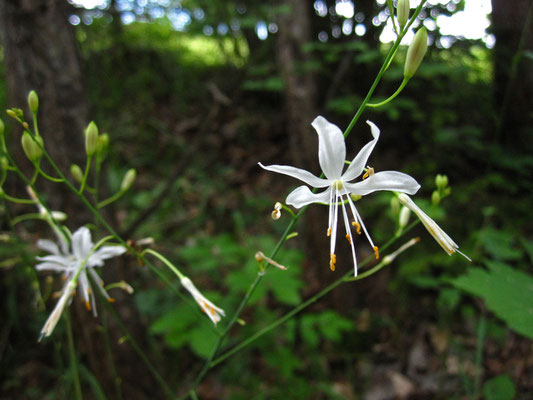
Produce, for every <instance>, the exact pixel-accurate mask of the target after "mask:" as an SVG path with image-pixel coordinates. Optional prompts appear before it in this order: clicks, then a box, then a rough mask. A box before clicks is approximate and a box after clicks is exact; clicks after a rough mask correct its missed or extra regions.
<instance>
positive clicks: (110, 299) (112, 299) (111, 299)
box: [107, 297, 116, 303]
mask: <svg viewBox="0 0 533 400" xmlns="http://www.w3.org/2000/svg"><path fill="white" fill-rule="evenodd" d="M107 301H109V302H110V303H114V302H115V301H116V300H115V298H114V297H109V298H108V299H107Z"/></svg>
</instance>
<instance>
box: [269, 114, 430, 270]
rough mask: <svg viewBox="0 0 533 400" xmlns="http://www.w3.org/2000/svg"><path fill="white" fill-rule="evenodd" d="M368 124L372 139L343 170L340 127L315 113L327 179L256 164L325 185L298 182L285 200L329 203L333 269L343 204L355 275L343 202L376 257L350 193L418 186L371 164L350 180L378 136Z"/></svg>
mask: <svg viewBox="0 0 533 400" xmlns="http://www.w3.org/2000/svg"><path fill="white" fill-rule="evenodd" d="M367 123H368V125H370V128H371V132H372V136H373V137H374V139H373V140H372V141H370V142H369V143H367V144H366V145H365V146H364V147H363V148H362V149H361V151H360V152H359V153H358V154H357V156H355V158H354V159H353V160H352V162H351V163H350V165H349V166H348V168H346V171H344V173H343V169H344V165H345V159H346V145H345V143H344V136H343V135H342V132H341V130H340V129H339V128H338V127H337V126H336V125H333V124H331V123H329V122H328V121H327V120H326V119H325V118H323V117H321V116H318V117H317V118H315V120H314V121H313V123H312V126H313V128H315V129H316V131H317V133H318V161H319V163H320V167H321V168H322V171H323V173H324V175H325V177H326V179H322V178H319V177H317V176H315V175H313V174H312V173H310V172H308V171H305V170H303V169H299V168H294V167H290V166H285V165H269V166H264V165H262V164H261V163H259V165H260V166H261V167H262V168H264V169H266V170H269V171H273V172H277V173H280V174H285V175H289V176H292V177H294V178H297V179H299V180H301V181H303V182H305V183H306V184H308V185H310V186H312V187H314V188H319V189H321V188H326V190H324V191H322V192H320V193H312V192H311V190H310V189H309V188H308V187H307V186H300V187H298V188H296V189H295V190H293V191H292V192H291V193H290V194H289V195H288V196H287V200H286V203H287V204H289V205H292V206H294V207H296V208H300V207H303V206H305V205H308V204H311V203H325V204H329V223H328V230H327V235H328V236H330V237H331V241H330V268H331V270H334V269H335V262H336V255H335V242H336V238H337V221H338V209H339V205H340V207H341V208H342V217H343V220H344V226H345V228H346V238H347V240H348V242H349V243H350V245H351V247H352V255H353V262H354V269H355V275H356V276H357V261H356V257H355V248H354V243H353V240H352V235H351V226H350V223H349V221H348V218H349V217H348V213H347V211H346V206H345V203H346V201H347V202H348V205H349V207H350V210H351V213H352V216H353V221H352V226H354V227H355V228H356V231H357V233H358V234H359V233H360V232H361V227H362V228H363V231H364V232H365V235H366V237H367V238H368V241H369V242H370V244H371V246H372V247H373V248H374V252H375V253H376V257H378V254H379V253H378V248H377V247H376V246H375V245H374V243H373V242H372V239H371V238H370V235H369V234H368V231H367V230H366V228H365V225H364V224H363V220H362V219H361V216H360V215H359V213H358V212H357V209H356V208H355V205H354V202H353V200H352V198H351V197H350V194H354V195H359V196H364V195H367V194H369V193H372V192H375V191H377V190H392V191H397V192H406V193H409V194H414V193H416V191H417V190H418V189H419V188H420V185H419V184H418V183H417V182H416V181H415V180H414V179H413V178H412V177H410V176H409V175H406V174H403V173H401V172H396V171H383V172H377V173H373V169H372V168H368V170H367V173H366V174H365V175H364V176H363V180H362V181H360V182H353V181H354V179H355V178H357V177H359V176H360V175H361V174H362V173H363V170H364V168H365V165H367V164H366V163H367V160H368V157H369V156H370V153H371V152H372V150H373V149H374V146H375V145H376V143H377V141H378V139H379V129H378V127H377V126H376V125H374V124H373V123H372V122H370V121H367ZM365 178H366V179H365Z"/></svg>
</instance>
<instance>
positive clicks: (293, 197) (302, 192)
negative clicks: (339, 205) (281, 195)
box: [285, 186, 331, 208]
mask: <svg viewBox="0 0 533 400" xmlns="http://www.w3.org/2000/svg"><path fill="white" fill-rule="evenodd" d="M330 192H331V189H326V190H324V191H323V192H321V193H313V192H311V190H309V188H308V187H307V186H300V187H297V188H296V189H294V190H293V191H292V192H290V193H289V195H288V196H287V199H286V200H285V202H286V203H287V204H288V205H291V206H293V207H296V208H301V207H303V206H306V205H308V204H311V203H326V204H327V203H328V202H329V199H330Z"/></svg>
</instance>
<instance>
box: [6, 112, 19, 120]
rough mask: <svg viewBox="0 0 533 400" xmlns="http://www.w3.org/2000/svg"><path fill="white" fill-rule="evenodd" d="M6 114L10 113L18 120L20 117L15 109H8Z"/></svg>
mask: <svg viewBox="0 0 533 400" xmlns="http://www.w3.org/2000/svg"><path fill="white" fill-rule="evenodd" d="M6 114H7V115H9V116H10V117H11V118H14V119H16V120H17V121H18V119H19V117H18V115H17V113H16V112H15V111H14V110H11V109H10V110H7V111H6Z"/></svg>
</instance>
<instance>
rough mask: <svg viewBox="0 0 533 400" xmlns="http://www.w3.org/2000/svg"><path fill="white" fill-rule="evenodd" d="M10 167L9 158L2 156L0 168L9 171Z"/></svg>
mask: <svg viewBox="0 0 533 400" xmlns="http://www.w3.org/2000/svg"><path fill="white" fill-rule="evenodd" d="M8 168H9V160H8V159H7V158H6V157H3V156H2V157H0V170H3V171H7V169H8Z"/></svg>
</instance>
